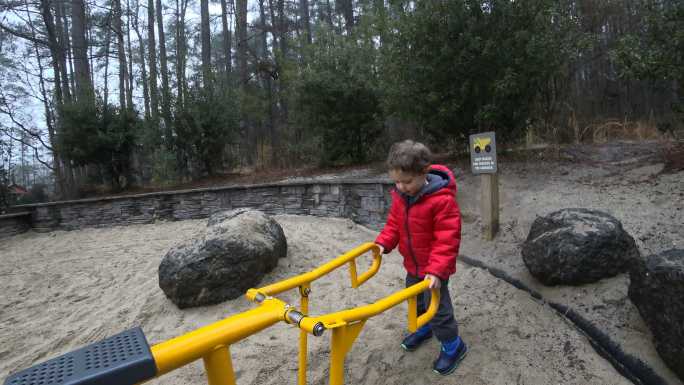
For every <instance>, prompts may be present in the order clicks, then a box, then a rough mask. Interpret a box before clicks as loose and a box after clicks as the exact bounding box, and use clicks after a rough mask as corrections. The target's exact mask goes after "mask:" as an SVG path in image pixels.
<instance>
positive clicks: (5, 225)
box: [0, 211, 31, 238]
mask: <svg viewBox="0 0 684 385" xmlns="http://www.w3.org/2000/svg"><path fill="white" fill-rule="evenodd" d="M30 228H31V212H30V211H26V212H17V213H13V214H3V215H0V238H5V237H11V236H12V235H16V234H21V233H23V232H24V231H26V230H28V229H30Z"/></svg>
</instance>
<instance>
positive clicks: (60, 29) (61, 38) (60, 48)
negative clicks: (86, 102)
mask: <svg viewBox="0 0 684 385" xmlns="http://www.w3.org/2000/svg"><path fill="white" fill-rule="evenodd" d="M41 3H43V1H41ZM47 3H48V4H49V3H51V1H47ZM47 7H48V11H49V8H50V5H47ZM43 21H45V22H46V29H48V30H52V32H48V34H52V35H56V39H55V43H56V44H58V45H57V46H56V50H55V52H53V51H52V50H51V51H50V53H52V57H53V60H57V61H58V62H59V79H58V78H57V77H55V88H56V87H57V86H59V87H61V91H62V95H63V96H64V100H65V101H67V102H69V101H71V92H70V90H69V76H68V74H67V60H66V55H65V52H69V50H70V47H69V46H70V44H69V33H68V31H67V25H66V22H65V21H66V17H65V15H64V2H63V1H60V2H59V4H56V6H55V21H54V22H53V18H52V15H49V16H47V17H45V16H44V17H43ZM47 23H50V26H48V25H47ZM55 28H56V31H55ZM53 37H55V36H53ZM57 42H59V43H57ZM55 54H56V55H57V56H55ZM69 63H70V64H71V60H69ZM72 72H73V71H72ZM60 80H61V83H58V82H59V81H60Z"/></svg>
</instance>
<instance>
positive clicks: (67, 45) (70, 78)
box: [58, 0, 93, 101]
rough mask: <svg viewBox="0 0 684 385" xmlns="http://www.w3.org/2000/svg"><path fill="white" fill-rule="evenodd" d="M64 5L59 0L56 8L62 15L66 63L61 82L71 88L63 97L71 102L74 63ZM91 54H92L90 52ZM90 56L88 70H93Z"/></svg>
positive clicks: (74, 81) (74, 85) (73, 84)
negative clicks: (64, 82)
mask: <svg viewBox="0 0 684 385" xmlns="http://www.w3.org/2000/svg"><path fill="white" fill-rule="evenodd" d="M65 4H66V0H61V1H60V2H59V4H58V7H59V9H60V11H61V13H62V25H63V34H64V38H63V39H62V45H63V49H65V50H66V56H65V61H66V63H65V65H64V66H63V67H64V70H63V71H64V76H65V77H64V80H63V81H67V84H68V85H69V86H70V88H71V90H70V92H69V95H67V94H64V97H67V100H68V101H71V99H72V94H73V92H74V90H76V79H75V78H74V61H73V58H72V57H71V50H72V47H71V45H72V44H71V38H70V37H69V36H70V34H69V19H68V17H67V12H66V6H65ZM90 49H91V50H92V46H91V47H90ZM91 53H92V51H91ZM90 56H91V59H90V60H91V66H90V68H91V69H92V68H93V67H92V60H93V59H92V56H93V55H90ZM67 64H68V67H67ZM67 70H68V72H69V75H68V76H67V75H66V73H67Z"/></svg>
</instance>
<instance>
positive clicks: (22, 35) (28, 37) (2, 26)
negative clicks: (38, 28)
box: [0, 22, 49, 47]
mask: <svg viewBox="0 0 684 385" xmlns="http://www.w3.org/2000/svg"><path fill="white" fill-rule="evenodd" d="M0 29H2V30H4V31H5V32H7V33H9V34H10V35H14V36H16V37H19V38H22V39H26V40H28V41H31V42H33V43H36V44H40V45H44V46H46V47H47V46H49V45H48V42H47V41H45V40H43V39H40V38H37V37H33V36H31V35H29V34H27V33H24V32H21V31H17V30H16V29H13V28H11V27H8V26H6V25H5V24H3V23H1V22H0Z"/></svg>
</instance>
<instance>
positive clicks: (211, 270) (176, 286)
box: [159, 209, 287, 309]
mask: <svg viewBox="0 0 684 385" xmlns="http://www.w3.org/2000/svg"><path fill="white" fill-rule="evenodd" d="M286 255H287V240H286V239H285V234H284V233H283V229H282V228H281V227H280V225H279V224H278V223H277V222H276V221H275V220H274V219H273V218H271V217H269V216H268V215H266V214H264V213H262V212H260V211H255V210H248V209H238V210H232V211H226V212H220V213H217V214H214V215H212V216H211V217H210V218H209V221H208V223H207V228H206V231H205V232H204V234H203V235H202V236H201V238H199V239H194V240H191V241H189V242H186V243H184V244H181V245H178V246H175V247H174V248H172V249H171V250H169V252H168V253H166V255H165V256H164V258H163V259H162V262H161V264H160V265H159V287H161V289H162V290H163V291H164V294H166V296H167V297H169V299H171V301H173V303H175V304H176V305H178V307H179V308H181V309H182V308H187V307H194V306H202V305H211V304H216V303H219V302H222V301H225V300H228V299H233V298H237V297H239V296H241V295H242V294H244V293H245V291H246V290H247V289H249V288H251V287H255V286H256V285H257V284H258V283H259V282H260V281H261V278H262V277H263V276H264V274H266V273H267V272H269V271H271V270H272V269H273V268H274V267H275V266H276V265H277V264H278V259H279V258H283V257H285V256H286Z"/></svg>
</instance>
